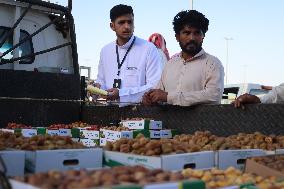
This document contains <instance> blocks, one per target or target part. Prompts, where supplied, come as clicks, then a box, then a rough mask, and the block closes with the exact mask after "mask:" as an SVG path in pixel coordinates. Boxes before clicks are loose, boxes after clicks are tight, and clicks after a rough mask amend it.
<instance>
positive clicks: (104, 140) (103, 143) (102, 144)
mask: <svg viewBox="0 0 284 189" xmlns="http://www.w3.org/2000/svg"><path fill="white" fill-rule="evenodd" d="M106 143H107V140H106V139H105V138H100V146H105V145H106Z"/></svg>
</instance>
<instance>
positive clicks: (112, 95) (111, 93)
mask: <svg viewBox="0 0 284 189" xmlns="http://www.w3.org/2000/svg"><path fill="white" fill-rule="evenodd" d="M107 92H108V96H102V98H105V99H107V100H118V99H119V90H118V89H117V88H111V89H108V90H107Z"/></svg>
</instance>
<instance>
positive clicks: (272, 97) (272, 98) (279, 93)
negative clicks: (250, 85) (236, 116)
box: [233, 83, 284, 108]
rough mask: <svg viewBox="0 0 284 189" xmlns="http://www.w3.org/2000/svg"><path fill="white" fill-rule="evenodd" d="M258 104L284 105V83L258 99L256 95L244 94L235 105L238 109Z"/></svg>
mask: <svg viewBox="0 0 284 189" xmlns="http://www.w3.org/2000/svg"><path fill="white" fill-rule="evenodd" d="M256 103H264V104H271V103H284V83H282V84H280V85H279V86H276V87H273V88H272V89H271V91H269V93H267V94H265V95H263V96H261V97H257V96H255V95H250V94H243V95H241V96H239V97H238V98H237V99H236V100H235V101H234V102H233V105H234V106H235V107H236V108H239V107H242V106H243V105H244V104H256Z"/></svg>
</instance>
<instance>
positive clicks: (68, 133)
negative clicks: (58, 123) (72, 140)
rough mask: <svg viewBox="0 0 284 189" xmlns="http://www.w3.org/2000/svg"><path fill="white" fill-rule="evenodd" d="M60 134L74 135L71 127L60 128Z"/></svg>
mask: <svg viewBox="0 0 284 189" xmlns="http://www.w3.org/2000/svg"><path fill="white" fill-rule="evenodd" d="M59 136H70V137H72V134H71V129H59Z"/></svg>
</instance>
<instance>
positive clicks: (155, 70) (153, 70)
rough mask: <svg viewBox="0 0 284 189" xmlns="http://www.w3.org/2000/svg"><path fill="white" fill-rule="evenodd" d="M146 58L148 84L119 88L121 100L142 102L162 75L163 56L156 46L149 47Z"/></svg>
mask: <svg viewBox="0 0 284 189" xmlns="http://www.w3.org/2000/svg"><path fill="white" fill-rule="evenodd" d="M147 56H148V57H147V59H146V74H145V77H146V84H145V85H142V86H139V87H126V88H122V89H120V90H119V97H120V101H121V102H132V103H137V102H140V101H141V99H142V96H143V94H144V93H145V92H147V91H148V90H150V89H151V88H154V87H155V86H156V85H157V83H158V82H159V80H160V77H161V72H162V70H161V66H160V64H161V62H160V61H161V57H160V55H159V54H158V51H157V49H156V47H155V46H153V47H151V48H149V53H148V54H147Z"/></svg>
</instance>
